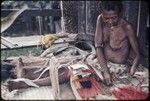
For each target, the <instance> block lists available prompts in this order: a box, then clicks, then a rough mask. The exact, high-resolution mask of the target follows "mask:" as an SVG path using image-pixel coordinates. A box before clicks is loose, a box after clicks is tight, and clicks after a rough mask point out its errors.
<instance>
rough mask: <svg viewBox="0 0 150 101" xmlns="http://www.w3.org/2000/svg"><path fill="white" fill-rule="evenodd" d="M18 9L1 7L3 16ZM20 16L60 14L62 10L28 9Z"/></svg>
mask: <svg viewBox="0 0 150 101" xmlns="http://www.w3.org/2000/svg"><path fill="white" fill-rule="evenodd" d="M13 11H17V10H16V9H7V10H6V9H1V17H5V16H7V15H8V14H9V13H11V12H13ZM20 16H60V17H61V10H59V9H43V10H40V9H27V10H26V11H24V12H23V13H22V14H21V15H20Z"/></svg>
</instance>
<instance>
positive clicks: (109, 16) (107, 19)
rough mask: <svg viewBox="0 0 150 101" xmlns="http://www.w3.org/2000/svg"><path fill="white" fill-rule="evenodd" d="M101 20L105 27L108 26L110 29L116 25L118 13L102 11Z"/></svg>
mask: <svg viewBox="0 0 150 101" xmlns="http://www.w3.org/2000/svg"><path fill="white" fill-rule="evenodd" d="M102 19H103V21H104V23H105V24H106V25H108V26H109V27H112V26H116V25H117V23H118V19H119V16H118V13H117V12H116V11H112V10H110V11H106V10H104V11H103V12H102Z"/></svg>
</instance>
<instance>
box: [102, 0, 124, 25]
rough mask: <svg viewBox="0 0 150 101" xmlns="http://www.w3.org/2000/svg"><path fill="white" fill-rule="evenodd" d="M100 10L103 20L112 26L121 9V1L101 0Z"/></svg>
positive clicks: (116, 20)
mask: <svg viewBox="0 0 150 101" xmlns="http://www.w3.org/2000/svg"><path fill="white" fill-rule="evenodd" d="M101 10H102V18H103V21H104V22H105V23H106V24H108V25H110V26H113V25H115V24H116V23H117V22H118V19H119V16H120V13H121V11H122V3H121V2H120V1H102V2H101Z"/></svg>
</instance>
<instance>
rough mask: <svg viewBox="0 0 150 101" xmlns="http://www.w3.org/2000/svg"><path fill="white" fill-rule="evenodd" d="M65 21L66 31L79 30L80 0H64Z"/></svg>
mask: <svg viewBox="0 0 150 101" xmlns="http://www.w3.org/2000/svg"><path fill="white" fill-rule="evenodd" d="M62 10H63V11H62V12H63V15H62V16H63V18H62V19H63V21H64V22H63V23H64V27H65V28H64V30H65V32H66V33H77V32H78V15H77V14H78V2H77V1H62Z"/></svg>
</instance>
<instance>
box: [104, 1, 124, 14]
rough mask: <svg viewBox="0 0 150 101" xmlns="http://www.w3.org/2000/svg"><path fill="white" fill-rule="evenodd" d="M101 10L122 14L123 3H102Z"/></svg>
mask: <svg viewBox="0 0 150 101" xmlns="http://www.w3.org/2000/svg"><path fill="white" fill-rule="evenodd" d="M101 10H102V11H103V10H106V11H110V10H112V11H117V12H118V13H121V11H122V2H121V1H101Z"/></svg>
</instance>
